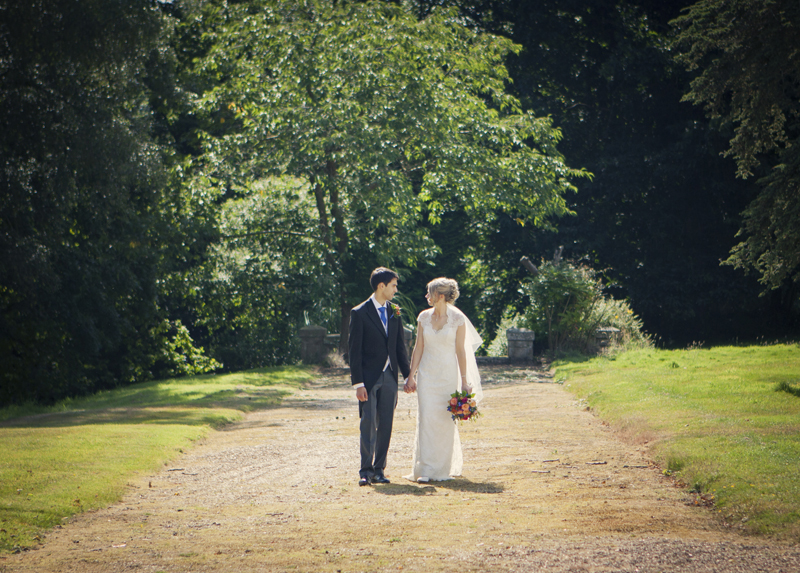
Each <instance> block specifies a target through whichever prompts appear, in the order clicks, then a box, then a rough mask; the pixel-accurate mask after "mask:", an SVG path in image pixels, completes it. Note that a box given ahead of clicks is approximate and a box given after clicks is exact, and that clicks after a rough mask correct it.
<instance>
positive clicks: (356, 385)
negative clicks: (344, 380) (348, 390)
mask: <svg viewBox="0 0 800 573" xmlns="http://www.w3.org/2000/svg"><path fill="white" fill-rule="evenodd" d="M363 387H364V383H363V382H361V383H360V384H353V390H357V389H358V388H363Z"/></svg>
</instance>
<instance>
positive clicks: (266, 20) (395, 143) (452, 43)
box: [201, 0, 582, 350]
mask: <svg viewBox="0 0 800 573" xmlns="http://www.w3.org/2000/svg"><path fill="white" fill-rule="evenodd" d="M517 49H518V48H517V47H516V46H515V45H514V44H512V43H511V42H510V41H509V40H507V39H504V38H500V37H496V36H491V35H487V34H480V33H477V32H474V31H471V30H469V29H468V28H466V27H464V26H463V25H462V24H461V22H460V21H459V18H458V17H457V15H456V14H455V13H454V12H452V11H437V12H435V13H433V14H432V15H430V16H429V17H428V18H425V19H424V20H422V21H418V20H417V18H415V17H414V16H413V15H412V14H411V13H409V12H408V11H407V10H405V9H404V8H401V7H398V6H394V5H389V4H385V3H373V2H367V3H363V4H359V3H339V2H327V1H322V0H319V1H313V0H310V1H308V2H304V3H302V4H300V3H296V2H291V1H274V2H269V1H267V2H263V3H261V2H254V3H250V4H246V5H240V6H233V7H229V16H228V18H227V20H226V21H225V24H224V25H222V26H220V27H219V28H218V29H217V30H216V32H215V46H214V48H213V49H212V50H211V52H210V53H209V56H208V57H207V58H205V60H204V61H203V63H202V70H201V71H202V73H205V74H206V75H207V76H213V77H215V78H218V79H219V85H218V86H217V87H216V88H215V89H213V90H211V91H210V92H208V93H206V94H205V95H204V97H203V99H202V106H201V109H202V110H203V111H204V113H206V114H207V115H208V117H211V118H214V117H216V118H218V121H219V122H220V123H221V122H223V121H229V122H232V123H233V126H234V127H233V128H232V129H230V130H229V131H228V132H227V133H223V134H221V135H219V136H212V135H211V134H209V136H208V138H207V143H208V157H209V158H219V159H218V160H217V161H216V162H214V163H213V164H209V168H210V171H209V173H213V174H214V175H215V176H218V177H229V176H231V175H232V171H234V170H235V171H236V173H235V174H234V175H235V176H237V177H239V178H245V179H247V178H251V179H257V178H260V177H262V176H263V175H264V174H270V173H274V174H288V175H291V176H294V177H297V178H300V179H303V180H305V181H307V182H308V183H309V185H310V189H311V191H312V193H313V197H314V200H315V204H316V210H317V213H316V214H317V228H316V229H315V230H314V231H313V233H314V236H315V237H316V239H317V240H318V241H320V243H321V244H322V245H324V253H325V255H324V258H323V260H322V261H320V264H319V267H318V272H319V273H324V274H326V275H328V276H330V277H332V278H333V279H334V281H335V284H336V285H337V293H336V294H335V304H336V305H337V306H338V307H339V309H340V316H341V330H340V332H342V333H346V332H347V322H348V319H349V311H350V308H351V306H352V304H354V303H355V302H357V300H358V298H359V297H360V296H362V293H363V288H359V289H356V288H354V287H353V281H354V280H357V281H358V282H359V283H360V282H362V281H363V279H362V277H361V275H362V274H363V271H362V270H361V269H360V268H359V265H360V264H361V262H362V261H365V260H369V261H370V263H372V262H373V261H377V262H380V263H382V264H387V265H399V266H401V267H413V266H415V265H417V264H418V263H420V262H421V261H424V260H425V258H426V257H429V256H431V254H432V253H434V252H435V251H436V246H435V245H434V244H433V242H432V241H431V238H430V234H429V232H428V229H427V228H426V227H424V226H421V225H420V223H422V222H424V221H427V222H429V223H432V224H436V223H437V222H439V221H440V220H441V217H442V216H443V215H445V214H447V213H449V212H464V213H466V214H468V216H469V220H470V221H476V222H478V223H479V224H480V223H483V222H484V221H486V220H487V219H489V220H493V219H494V217H495V216H496V213H498V212H504V213H507V214H509V215H510V216H513V218H514V219H515V220H517V221H518V222H519V224H526V225H530V226H543V225H547V221H548V218H549V217H555V216H558V215H562V214H564V213H566V212H567V211H568V210H567V208H566V204H565V199H564V194H565V192H567V191H570V190H573V185H572V183H571V179H573V178H575V177H578V176H580V175H581V174H582V172H580V171H576V170H574V169H571V168H569V167H567V166H566V165H565V163H564V161H563V159H562V157H561V155H560V154H559V153H558V151H557V150H556V144H557V142H558V140H559V139H560V133H559V131H558V130H556V129H554V128H553V127H552V125H551V122H550V120H549V119H547V118H538V117H535V116H534V115H533V114H530V113H524V112H522V111H521V110H520V106H519V102H518V101H517V100H516V99H515V98H513V97H512V96H510V95H509V94H508V93H507V92H506V82H507V81H508V74H507V71H506V68H505V66H504V58H505V57H506V55H507V54H508V53H510V52H513V51H516V50H517ZM466 233H467V231H466V230H465V231H464V234H465V235H466ZM356 284H358V283H356ZM343 338H344V337H343ZM344 344H345V341H344V340H342V343H341V345H340V348H341V349H342V350H343V349H344Z"/></svg>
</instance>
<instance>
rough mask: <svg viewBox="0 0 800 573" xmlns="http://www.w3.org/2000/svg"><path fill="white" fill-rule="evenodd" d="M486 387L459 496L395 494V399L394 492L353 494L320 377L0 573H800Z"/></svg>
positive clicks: (533, 393) (343, 426)
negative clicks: (138, 572)
mask: <svg viewBox="0 0 800 573" xmlns="http://www.w3.org/2000/svg"><path fill="white" fill-rule="evenodd" d="M482 371H483V375H484V379H485V380H486V385H485V386H486V400H485V402H484V403H483V407H482V410H483V412H484V417H483V418H481V419H480V420H478V421H477V422H475V423H470V424H464V425H462V426H461V434H462V441H463V443H464V458H465V467H464V476H463V477H462V478H460V479H456V480H453V481H449V482H439V483H432V484H429V485H424V486H423V485H418V484H415V483H412V482H408V481H406V480H403V479H402V478H400V476H401V475H402V474H404V473H406V472H407V471H408V470H409V465H410V460H411V446H412V440H413V437H414V416H415V409H416V404H415V398H413V397H411V396H406V395H401V397H400V402H399V405H398V410H397V415H396V424H395V432H394V437H393V442H392V448H391V451H390V467H388V468H387V475H388V476H389V477H390V479H391V480H392V484H390V485H385V486H375V487H364V488H359V487H358V485H357V484H356V481H357V477H358V475H357V467H358V455H357V454H358V433H357V426H358V417H357V407H356V403H355V399H354V397H353V395H352V391H351V390H350V388H349V386H348V382H347V379H346V377H344V376H328V377H321V378H320V379H319V380H318V383H316V384H315V385H313V386H311V387H308V388H306V389H304V390H303V391H302V392H299V393H297V394H295V395H294V396H293V397H292V398H291V399H290V400H287V401H285V402H284V404H283V406H282V407H280V408H276V409H271V410H266V411H261V412H256V413H253V414H250V415H248V416H247V417H246V419H244V420H243V421H242V422H240V423H237V424H234V425H231V426H229V427H227V428H226V429H225V430H224V431H220V432H214V433H212V434H211V435H210V437H209V438H208V439H207V440H206V441H205V442H204V443H202V444H199V445H198V446H196V447H195V448H194V449H193V450H192V451H190V452H188V453H187V454H185V455H183V456H182V457H181V458H180V459H179V461H177V462H175V464H174V465H173V466H171V467H168V468H165V469H164V471H162V472H160V473H158V474H155V475H150V476H142V477H140V478H137V479H136V480H135V481H133V482H131V484H130V492H129V493H128V494H127V495H126V496H125V498H124V499H123V500H122V502H120V503H119V504H117V505H114V506H112V507H109V508H107V509H104V510H101V511H95V512H90V513H86V514H83V515H80V516H77V517H76V518H75V519H74V520H72V522H71V523H68V524H65V525H64V526H63V527H62V528H59V529H56V530H54V531H53V532H51V533H50V534H48V536H47V539H46V541H45V543H44V545H42V546H41V547H40V548H38V549H36V550H33V551H29V552H26V553H23V554H19V555H10V556H6V557H5V558H3V559H1V560H0V572H3V573H6V572H9V573H10V572H18V571H19V572H21V571H35V572H53V573H61V572H80V573H91V572H103V573H106V572H111V571H126V570H137V571H148V572H150V571H152V572H160V571H163V572H168V573H177V572H239V571H241V572H250V571H254V572H255V571H259V572H261V571H266V572H272V571H276V572H277V571H308V572H312V571H313V572H317V571H321V572H328V571H329V572H332V573H333V572H347V573H351V572H361V571H364V572H387V571H414V572H425V573H427V572H432V571H434V572H435V571H459V572H463V571H476V572H477V571H482V572H483V571H490V572H494V571H497V572H500V571H504V572H505V571H525V572H528V571H553V572H606V571H608V572H611V571H613V572H665V571H674V572H687V573H691V572H735V571H742V572H751V571H769V572H773V573H774V572H786V573H789V572H797V571H800V548H798V547H797V546H790V545H786V544H777V543H772V542H770V541H769V540H765V539H760V538H753V537H745V536H743V535H742V534H741V533H740V532H739V531H738V530H737V528H735V527H728V526H725V525H724V524H722V523H721V522H720V520H719V519H717V518H716V517H715V516H714V513H713V509H710V508H706V507H702V506H696V505H695V504H694V501H695V499H694V496H692V495H691V494H689V493H687V492H686V491H685V490H684V489H681V488H678V487H676V486H675V484H674V483H673V482H672V481H671V480H669V479H668V478H665V477H664V476H663V475H662V474H661V472H660V470H659V468H657V467H655V466H654V465H653V464H652V463H651V461H650V460H649V459H648V457H647V445H646V444H641V445H631V444H627V443H624V442H623V441H621V440H620V439H619V438H618V437H617V436H616V435H615V434H614V433H613V432H612V431H611V430H610V429H609V428H608V427H606V426H604V425H603V424H602V423H601V422H600V421H598V420H597V419H596V418H595V417H594V416H593V415H592V414H591V413H589V412H587V411H585V409H584V408H583V407H582V405H581V404H580V403H579V402H578V401H576V400H574V398H573V397H572V396H571V395H570V394H568V393H567V392H565V391H564V390H563V388H561V386H559V385H557V384H552V383H550V380H549V379H548V378H547V377H546V376H544V375H542V374H541V373H539V372H536V371H532V370H514V371H511V370H508V369H502V368H494V367H489V368H485V369H482Z"/></svg>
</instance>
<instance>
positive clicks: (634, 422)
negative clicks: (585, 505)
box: [556, 345, 800, 539]
mask: <svg viewBox="0 0 800 573" xmlns="http://www.w3.org/2000/svg"><path fill="white" fill-rule="evenodd" d="M556 377H557V378H562V379H564V381H565V386H566V388H567V389H568V390H571V391H572V392H574V393H575V394H577V395H578V396H579V397H581V398H584V399H585V400H586V401H587V403H588V405H589V406H591V407H592V408H594V409H595V410H596V411H597V412H598V414H599V415H600V416H601V417H602V418H603V419H606V420H608V421H609V422H611V423H612V425H614V426H615V427H616V428H618V429H619V430H621V431H623V432H625V433H626V434H627V435H628V436H629V437H630V438H631V439H634V440H638V441H641V442H644V441H648V442H649V444H650V446H651V447H652V451H653V454H654V455H655V457H656V459H657V460H658V461H659V462H661V464H662V465H663V467H664V469H665V471H667V472H669V473H672V474H674V475H675V476H676V477H677V478H678V479H680V480H682V481H683V482H685V483H686V484H687V486H688V487H689V488H691V489H692V490H694V491H696V492H698V493H702V494H705V495H706V497H707V498H709V499H711V496H713V501H714V503H715V510H716V511H718V512H719V513H720V514H721V516H722V517H723V518H724V519H725V520H726V521H727V522H728V523H729V524H731V525H734V526H737V527H739V526H741V527H744V528H746V529H748V530H750V531H753V532H758V533H766V534H776V535H780V536H787V537H789V538H794V539H797V538H800V479H798V475H800V397H798V396H797V394H795V393H794V392H793V390H794V389H796V388H798V386H800V347H798V346H797V345H775V346H750V347H719V348H712V349H710V350H704V349H692V350H681V351H665V350H654V349H645V350H638V351H631V352H626V353H622V354H620V355H618V356H617V357H615V358H596V359H593V360H591V361H589V362H582V363H559V364H557V374H556Z"/></svg>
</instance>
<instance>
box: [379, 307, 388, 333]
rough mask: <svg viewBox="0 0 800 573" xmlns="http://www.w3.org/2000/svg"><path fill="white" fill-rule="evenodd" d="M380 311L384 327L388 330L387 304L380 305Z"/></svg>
mask: <svg viewBox="0 0 800 573" xmlns="http://www.w3.org/2000/svg"><path fill="white" fill-rule="evenodd" d="M378 312H379V313H381V322H382V323H383V329H384V330H386V329H387V326H386V307H385V306H381V307H378Z"/></svg>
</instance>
